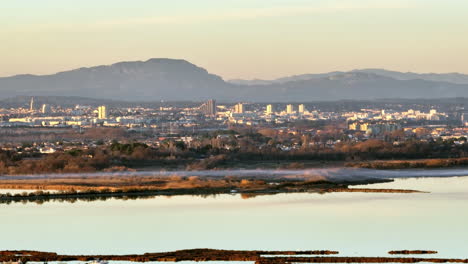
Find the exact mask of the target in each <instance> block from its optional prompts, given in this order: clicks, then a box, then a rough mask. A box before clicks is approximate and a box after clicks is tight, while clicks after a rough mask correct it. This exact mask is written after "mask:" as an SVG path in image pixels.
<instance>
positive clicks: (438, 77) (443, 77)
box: [353, 69, 468, 84]
mask: <svg viewBox="0 0 468 264" xmlns="http://www.w3.org/2000/svg"><path fill="white" fill-rule="evenodd" d="M353 72H366V73H374V74H378V75H382V76H387V77H391V78H394V79H397V80H417V79H420V80H426V81H435V82H448V83H456V84H468V75H466V74H460V73H414V72H397V71H387V70H383V69H362V70H354V71H353Z"/></svg>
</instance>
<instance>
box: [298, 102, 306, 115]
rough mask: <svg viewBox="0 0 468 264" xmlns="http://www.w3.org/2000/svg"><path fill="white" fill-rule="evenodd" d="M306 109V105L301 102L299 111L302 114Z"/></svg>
mask: <svg viewBox="0 0 468 264" xmlns="http://www.w3.org/2000/svg"><path fill="white" fill-rule="evenodd" d="M305 111H306V110H305V106H304V105H303V104H300V105H299V109H298V112H299V113H301V114H302V113H304V112H305Z"/></svg>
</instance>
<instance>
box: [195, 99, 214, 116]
mask: <svg viewBox="0 0 468 264" xmlns="http://www.w3.org/2000/svg"><path fill="white" fill-rule="evenodd" d="M199 110H200V111H201V112H202V113H203V114H204V115H207V116H215V115H216V101H215V100H213V99H210V100H208V101H206V102H205V103H204V104H202V105H201V106H200V108H199Z"/></svg>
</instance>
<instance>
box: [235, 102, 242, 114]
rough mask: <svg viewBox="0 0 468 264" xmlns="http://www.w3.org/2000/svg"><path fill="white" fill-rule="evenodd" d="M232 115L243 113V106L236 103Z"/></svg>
mask: <svg viewBox="0 0 468 264" xmlns="http://www.w3.org/2000/svg"><path fill="white" fill-rule="evenodd" d="M234 113H236V114H243V113H244V104H243V103H238V104H236V105H235V106H234Z"/></svg>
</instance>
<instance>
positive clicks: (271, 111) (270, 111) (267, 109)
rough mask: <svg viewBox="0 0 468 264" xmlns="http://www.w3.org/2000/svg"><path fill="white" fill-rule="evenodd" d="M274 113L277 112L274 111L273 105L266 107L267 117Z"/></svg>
mask: <svg viewBox="0 0 468 264" xmlns="http://www.w3.org/2000/svg"><path fill="white" fill-rule="evenodd" d="M274 112H275V110H274V109H273V105H271V104H269V105H267V107H266V114H267V115H271V114H273V113H274Z"/></svg>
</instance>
